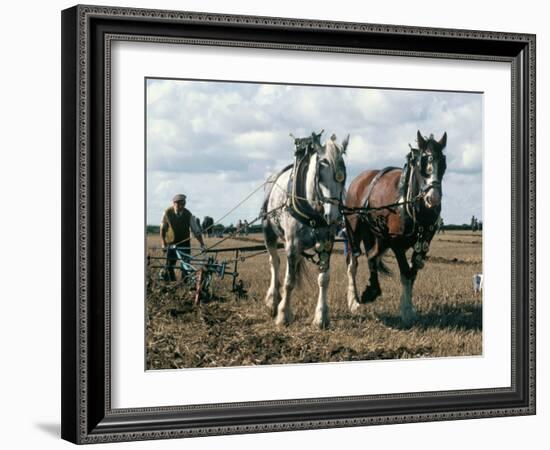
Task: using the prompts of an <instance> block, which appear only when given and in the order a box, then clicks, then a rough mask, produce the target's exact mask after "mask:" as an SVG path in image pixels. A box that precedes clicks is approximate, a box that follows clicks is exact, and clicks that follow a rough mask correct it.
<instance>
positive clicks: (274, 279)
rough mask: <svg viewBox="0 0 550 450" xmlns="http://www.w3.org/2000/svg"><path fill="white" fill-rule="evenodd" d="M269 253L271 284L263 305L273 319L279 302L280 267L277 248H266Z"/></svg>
mask: <svg viewBox="0 0 550 450" xmlns="http://www.w3.org/2000/svg"><path fill="white" fill-rule="evenodd" d="M267 250H268V251H269V266H270V268H271V282H270V284H269V289H268V290H267V295H266V297H265V304H266V305H267V307H268V308H269V310H270V311H271V316H272V317H275V316H276V315H277V306H278V305H279V302H280V301H281V294H280V292H279V289H280V286H279V268H280V265H281V259H280V258H279V253H278V252H277V246H276V245H275V247H271V246H270V247H268V249H267Z"/></svg>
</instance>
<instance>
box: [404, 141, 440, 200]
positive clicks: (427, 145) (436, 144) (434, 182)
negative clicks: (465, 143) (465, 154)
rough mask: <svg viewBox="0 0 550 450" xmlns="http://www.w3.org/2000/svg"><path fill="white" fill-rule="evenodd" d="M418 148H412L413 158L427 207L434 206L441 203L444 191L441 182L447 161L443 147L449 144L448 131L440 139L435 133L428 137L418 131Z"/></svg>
mask: <svg viewBox="0 0 550 450" xmlns="http://www.w3.org/2000/svg"><path fill="white" fill-rule="evenodd" d="M417 142H418V149H412V153H413V155H412V156H413V160H414V162H415V166H416V168H417V173H418V176H419V184H420V192H421V193H422V194H423V198H424V204H425V205H426V207H427V208H434V207H437V206H439V205H440V204H441V197H442V195H443V191H442V189H441V182H442V180H443V175H444V174H445V170H446V169H447V161H446V158H445V155H444V154H443V149H444V148H445V145H446V144H447V132H445V133H444V134H443V136H442V137H441V139H440V140H439V141H436V140H435V139H434V136H433V134H432V135H430V137H429V138H428V139H424V137H423V136H422V135H421V134H420V131H418V132H417Z"/></svg>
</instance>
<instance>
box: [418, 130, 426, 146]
mask: <svg viewBox="0 0 550 450" xmlns="http://www.w3.org/2000/svg"><path fill="white" fill-rule="evenodd" d="M416 141H417V142H418V146H419V147H422V148H424V147H426V141H425V140H424V137H423V136H422V135H421V134H420V130H418V131H417V132H416Z"/></svg>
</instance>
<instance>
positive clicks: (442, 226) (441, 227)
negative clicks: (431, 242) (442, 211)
mask: <svg viewBox="0 0 550 450" xmlns="http://www.w3.org/2000/svg"><path fill="white" fill-rule="evenodd" d="M436 226H437V232H438V233H443V234H445V223H444V222H443V217H441V216H439V219H438V220H437V224H436Z"/></svg>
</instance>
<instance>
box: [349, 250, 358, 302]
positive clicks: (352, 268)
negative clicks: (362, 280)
mask: <svg viewBox="0 0 550 450" xmlns="http://www.w3.org/2000/svg"><path fill="white" fill-rule="evenodd" d="M357 266H358V262H357V256H355V255H353V254H350V257H349V263H348V307H349V309H350V311H351V312H356V311H357V309H359V307H360V306H361V305H360V303H359V297H358V296H357V284H356V281H355V280H356V276H357Z"/></svg>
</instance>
